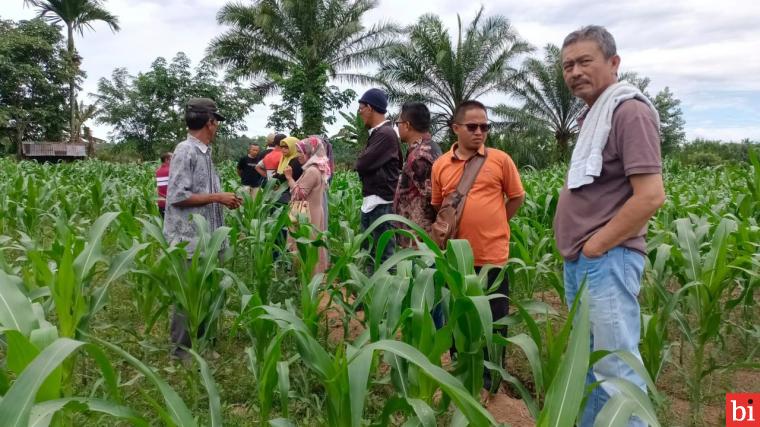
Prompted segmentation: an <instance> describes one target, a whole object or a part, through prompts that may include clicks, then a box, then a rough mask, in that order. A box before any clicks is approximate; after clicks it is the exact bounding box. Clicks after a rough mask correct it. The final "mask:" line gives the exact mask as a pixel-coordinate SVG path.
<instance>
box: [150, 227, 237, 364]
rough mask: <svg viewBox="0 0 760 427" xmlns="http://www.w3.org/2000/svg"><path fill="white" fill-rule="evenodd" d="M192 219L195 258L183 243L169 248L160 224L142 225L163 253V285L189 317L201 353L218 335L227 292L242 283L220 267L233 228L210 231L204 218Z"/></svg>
mask: <svg viewBox="0 0 760 427" xmlns="http://www.w3.org/2000/svg"><path fill="white" fill-rule="evenodd" d="M192 219H193V223H194V224H195V230H196V233H197V239H198V240H197V245H196V248H195V251H194V252H193V254H192V257H188V254H187V252H186V251H185V249H184V247H185V244H184V243H182V244H181V245H169V243H168V242H167V241H166V239H165V238H164V235H163V233H162V231H161V229H160V228H159V227H158V225H157V224H154V223H151V222H150V221H146V220H141V222H142V223H143V226H144V229H145V231H146V233H147V235H148V236H150V238H151V239H152V241H154V242H156V243H158V245H159V246H160V248H161V251H162V252H163V255H162V256H161V258H160V259H159V260H158V263H159V264H160V265H161V268H162V269H163V270H164V271H165V272H166V276H164V277H165V279H166V280H163V281H162V282H161V286H162V287H163V288H164V291H165V292H166V293H167V294H168V295H169V296H170V298H171V301H172V303H173V304H174V305H175V306H176V309H177V310H179V311H181V312H182V313H184V314H185V315H186V318H187V329H188V332H189V335H190V341H191V347H192V349H193V350H195V351H196V352H198V353H202V352H203V351H204V350H205V349H206V347H207V345H208V344H209V342H210V341H211V340H212V339H213V338H214V336H215V335H216V325H217V321H218V319H219V316H220V314H221V312H222V310H223V309H224V305H225V301H226V291H227V289H229V288H230V287H231V286H233V284H239V280H237V277H236V276H235V275H234V274H233V273H232V272H231V271H229V270H227V269H225V268H223V267H222V266H221V260H220V257H221V256H222V254H221V250H222V248H223V245H224V243H225V239H226V238H227V235H228V234H229V231H230V229H229V228H228V227H220V228H218V229H216V230H214V231H213V232H211V231H210V230H209V228H208V222H207V221H206V220H205V218H203V217H202V216H200V215H193V217H192Z"/></svg>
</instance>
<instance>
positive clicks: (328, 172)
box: [297, 135, 332, 182]
mask: <svg viewBox="0 0 760 427" xmlns="http://www.w3.org/2000/svg"><path fill="white" fill-rule="evenodd" d="M297 147H298V152H299V153H303V154H304V155H306V157H308V160H307V161H306V163H304V165H303V169H304V170H306V168H308V167H311V166H314V167H315V168H317V170H319V172H320V173H321V174H322V179H323V180H324V181H325V182H327V180H329V179H330V176H332V169H331V168H330V159H328V158H327V152H326V150H325V144H324V143H323V142H322V139H321V138H320V137H318V136H316V135H311V136H310V137H308V138H305V139H302V140H300V141H298V144H297Z"/></svg>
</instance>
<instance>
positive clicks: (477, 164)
mask: <svg viewBox="0 0 760 427" xmlns="http://www.w3.org/2000/svg"><path fill="white" fill-rule="evenodd" d="M487 154H488V152H487V151H486V155H487ZM485 161H486V156H485V155H483V156H479V155H475V156H473V157H472V158H471V159H469V160H468V161H467V163H465V165H464V172H463V173H462V179H461V180H460V181H459V185H457V189H456V190H454V191H453V192H452V193H451V194H449V195H448V196H446V197H445V198H444V199H443V203H442V204H441V208H440V209H439V210H438V215H437V216H436V218H435V222H434V223H433V226H432V229H431V232H432V235H431V236H430V237H432V238H433V241H435V243H436V244H437V245H438V247H439V248H441V249H446V244H447V243H448V241H449V239H453V238H454V237H455V236H456V234H457V228H458V227H459V220H460V219H461V217H462V211H463V210H464V203H465V201H466V199H467V193H469V192H470V189H471V188H472V185H473V184H474V183H475V178H477V177H478V173H480V168H482V167H483V164H484V163H485Z"/></svg>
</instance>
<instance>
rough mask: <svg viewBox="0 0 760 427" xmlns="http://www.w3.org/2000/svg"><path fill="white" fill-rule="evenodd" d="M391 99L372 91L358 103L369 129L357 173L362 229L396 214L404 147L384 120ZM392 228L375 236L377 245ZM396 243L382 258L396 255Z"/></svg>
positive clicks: (386, 226)
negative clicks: (382, 217) (360, 188)
mask: <svg viewBox="0 0 760 427" xmlns="http://www.w3.org/2000/svg"><path fill="white" fill-rule="evenodd" d="M387 107H388V95H386V94H385V92H383V91H382V90H380V89H375V88H373V89H370V90H368V91H367V92H365V93H364V95H362V97H361V99H359V116H360V117H361V119H362V121H363V122H364V125H365V126H366V127H367V128H368V129H369V139H368V140H367V146H366V147H365V148H364V150H363V151H362V152H361V154H359V158H358V159H356V165H355V169H356V171H357V172H358V173H359V178H361V181H362V195H363V196H364V200H363V201H362V207H361V210H362V215H361V224H362V228H363V229H365V230H366V229H367V228H369V226H370V225H372V223H373V222H375V220H376V219H378V218H380V217H381V216H383V215H385V214H389V213H392V211H393V198H394V196H395V194H396V186H397V184H398V177H399V173H400V172H401V162H402V160H403V156H402V154H401V144H400V143H399V140H398V136H397V135H396V132H395V131H394V130H393V126H392V125H391V123H390V122H389V121H388V120H386V119H385V112H386V108H387ZM391 228H393V227H392V224H391V223H390V222H386V223H384V224H383V225H381V226H380V227H378V228H376V229H375V230H374V232H373V233H372V235H373V237H374V239H375V243H377V241H378V239H379V237H380V235H381V234H383V232H385V231H386V230H389V229H391ZM394 246H395V242H394V241H393V240H391V241H390V242H388V246H386V248H385V251H384V252H383V255H382V261H385V260H386V259H388V258H389V257H390V256H391V255H392V254H393V247H394Z"/></svg>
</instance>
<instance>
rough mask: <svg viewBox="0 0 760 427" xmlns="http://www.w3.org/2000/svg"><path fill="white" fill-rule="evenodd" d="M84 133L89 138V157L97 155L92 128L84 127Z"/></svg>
mask: <svg viewBox="0 0 760 427" xmlns="http://www.w3.org/2000/svg"><path fill="white" fill-rule="evenodd" d="M84 135H85V138H87V157H90V158H92V157H95V138H93V137H92V131H91V130H90V128H88V127H85V128H84Z"/></svg>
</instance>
